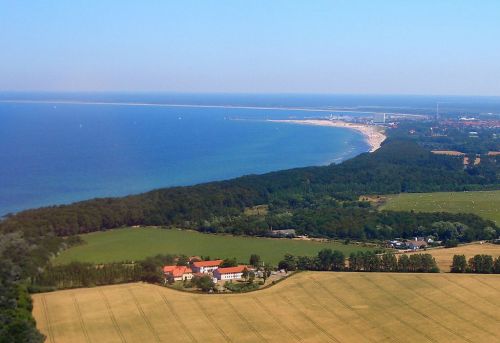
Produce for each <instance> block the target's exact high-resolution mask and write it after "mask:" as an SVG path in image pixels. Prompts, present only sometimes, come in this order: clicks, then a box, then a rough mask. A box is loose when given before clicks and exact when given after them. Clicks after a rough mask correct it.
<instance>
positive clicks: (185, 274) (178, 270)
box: [163, 266, 193, 281]
mask: <svg viewBox="0 0 500 343" xmlns="http://www.w3.org/2000/svg"><path fill="white" fill-rule="evenodd" d="M163 273H164V274H165V278H173V279H174V281H183V280H191V279H192V278H193V271H192V270H191V268H188V267H186V266H165V267H163Z"/></svg>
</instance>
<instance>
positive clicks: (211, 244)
mask: <svg viewBox="0 0 500 343" xmlns="http://www.w3.org/2000/svg"><path fill="white" fill-rule="evenodd" d="M81 237H82V239H83V240H85V242H86V244H84V245H80V246H76V247H73V248H71V249H68V250H66V251H64V252H62V253H61V254H60V255H59V256H58V257H57V258H56V259H55V261H54V263H55V264H65V263H69V262H72V261H80V262H96V263H100V262H114V261H125V260H133V261H137V260H141V259H144V258H145V257H148V256H153V255H156V254H185V255H197V256H202V255H203V256H210V257H212V258H215V257H220V258H226V257H236V258H237V259H238V261H239V262H247V261H248V258H249V256H250V254H253V253H255V254H259V255H260V256H261V258H262V259H263V260H264V262H266V263H271V264H277V263H278V262H279V260H281V259H282V258H283V255H284V254H286V253H291V254H294V255H315V254H316V253H317V252H318V251H319V250H321V249H324V248H331V249H337V250H341V251H342V252H344V253H345V254H346V255H347V254H349V253H350V252H351V251H355V250H359V249H364V250H366V249H369V248H365V247H358V246H354V245H344V244H340V243H330V242H313V241H299V240H292V239H276V238H257V237H255V238H254V237H243V236H229V235H214V234H202V233H199V232H194V231H185V230H174V229H160V228H152V227H150V228H126V229H116V230H110V231H106V232H95V233H89V234H86V235H81Z"/></svg>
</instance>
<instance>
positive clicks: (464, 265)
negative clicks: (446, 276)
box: [450, 254, 500, 274]
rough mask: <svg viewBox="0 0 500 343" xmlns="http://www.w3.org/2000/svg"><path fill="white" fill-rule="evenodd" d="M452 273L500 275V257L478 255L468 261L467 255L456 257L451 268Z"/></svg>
mask: <svg viewBox="0 0 500 343" xmlns="http://www.w3.org/2000/svg"><path fill="white" fill-rule="evenodd" d="M450 272H452V273H475V274H500V256H498V257H497V258H493V256H491V255H484V254H477V255H475V256H474V257H471V258H470V259H469V260H468V261H467V259H466V258H465V255H454V256H453V261H452V264H451V267H450Z"/></svg>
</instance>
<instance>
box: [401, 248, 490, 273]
mask: <svg viewBox="0 0 500 343" xmlns="http://www.w3.org/2000/svg"><path fill="white" fill-rule="evenodd" d="M421 252H422V251H417V252H415V253H421ZM425 252H426V253H429V254H432V256H434V258H435V259H436V262H437V265H438V267H439V269H440V270H441V272H449V271H450V266H451V262H452V260H453V255H465V257H466V258H467V260H469V258H471V257H473V256H474V255H477V254H486V255H491V256H493V258H495V257H497V256H500V245H499V244H489V243H485V244H479V243H473V244H467V245H461V246H458V247H456V248H448V249H444V248H439V249H428V250H426V251H425ZM409 254H414V253H409Z"/></svg>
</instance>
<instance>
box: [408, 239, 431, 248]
mask: <svg viewBox="0 0 500 343" xmlns="http://www.w3.org/2000/svg"><path fill="white" fill-rule="evenodd" d="M406 246H407V247H408V249H411V250H418V249H424V248H426V247H427V242H426V241H418V240H411V241H406Z"/></svg>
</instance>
